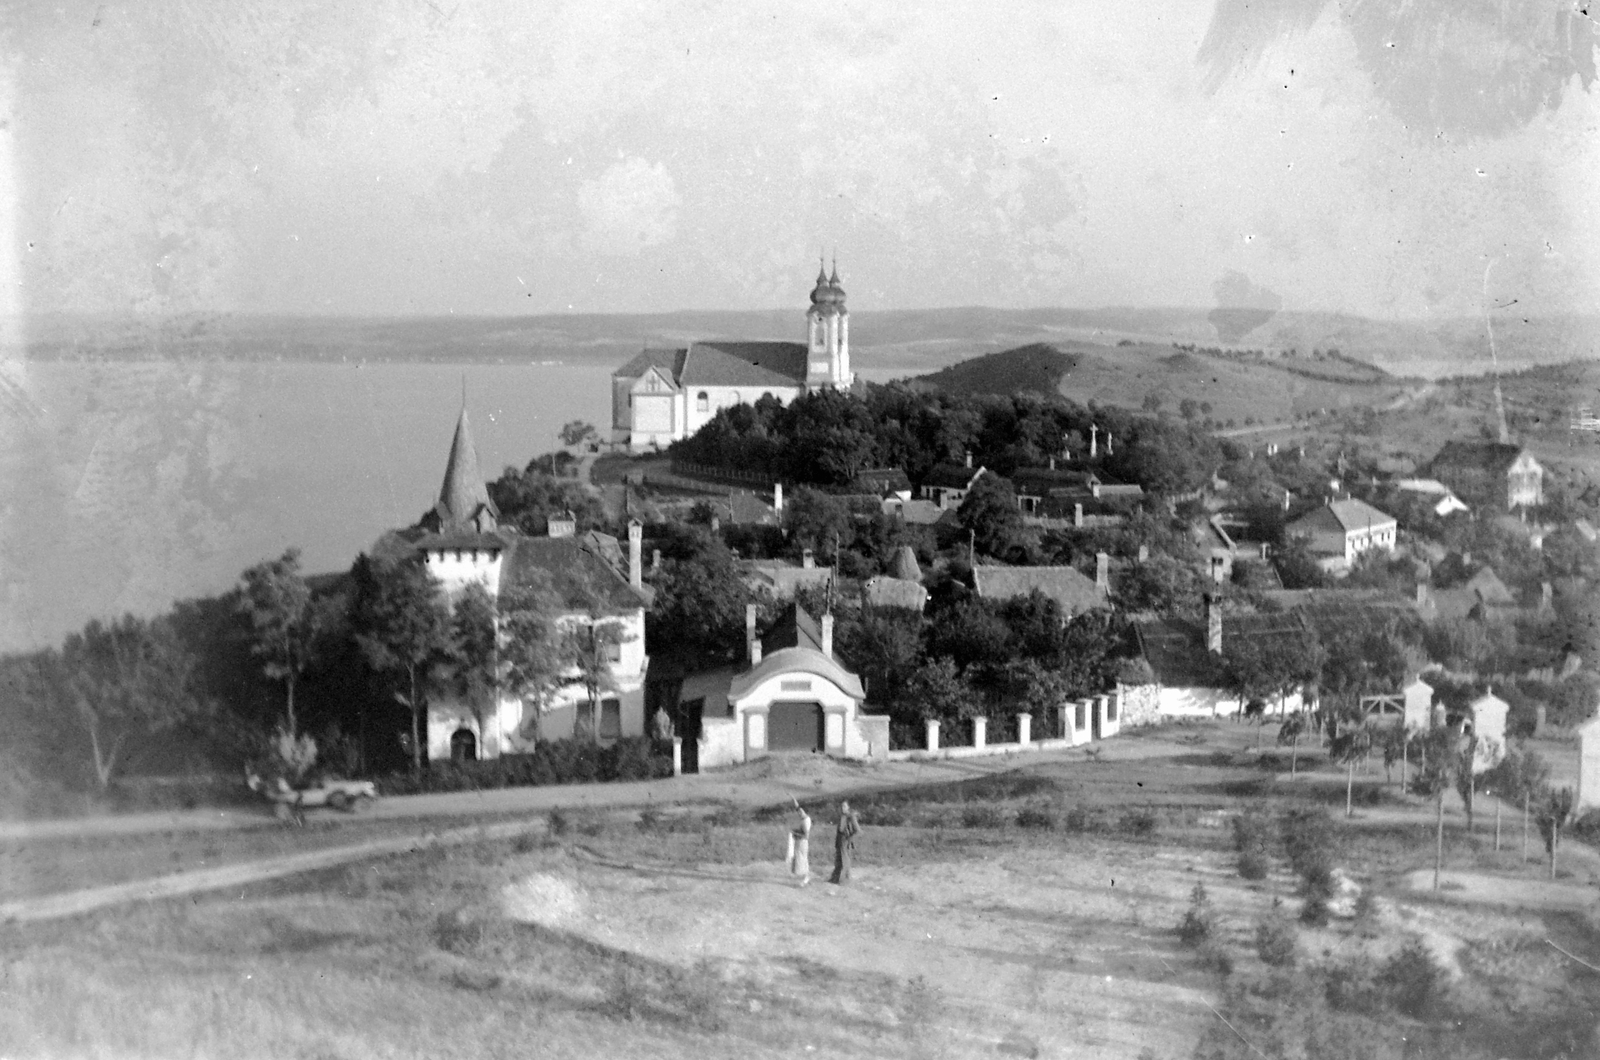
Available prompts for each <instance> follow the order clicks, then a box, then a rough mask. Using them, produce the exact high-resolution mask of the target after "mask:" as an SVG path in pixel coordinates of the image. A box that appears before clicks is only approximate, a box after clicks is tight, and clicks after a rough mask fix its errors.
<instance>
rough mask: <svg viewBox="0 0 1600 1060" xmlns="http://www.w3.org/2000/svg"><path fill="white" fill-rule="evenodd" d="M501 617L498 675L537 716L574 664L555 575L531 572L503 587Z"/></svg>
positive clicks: (502, 684)
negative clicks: (563, 625)
mask: <svg viewBox="0 0 1600 1060" xmlns="http://www.w3.org/2000/svg"><path fill="white" fill-rule="evenodd" d="M499 616H500V642H499V659H500V665H499V670H498V679H499V681H500V684H501V687H502V688H503V689H504V690H505V691H506V692H507V693H508V694H509V695H513V696H515V697H517V698H518V699H520V700H521V701H522V702H523V705H524V707H525V708H526V707H527V706H530V705H531V706H532V708H533V715H534V717H535V719H537V718H539V717H541V716H542V715H543V714H544V713H545V712H546V711H547V710H548V709H549V706H550V699H551V696H552V694H553V693H554V692H555V691H556V690H557V689H558V688H560V687H561V686H562V685H563V684H565V683H566V681H567V675H568V674H569V673H571V672H572V668H573V659H572V653H571V645H570V642H569V641H568V639H567V637H566V635H565V633H564V632H563V631H562V629H561V626H560V616H561V599H560V597H559V596H557V595H556V591H555V588H554V585H553V583H552V580H551V578H550V575H549V573H548V572H547V571H542V570H533V571H528V572H525V573H524V574H523V576H522V580H521V581H520V582H519V583H518V584H516V585H511V586H507V587H505V588H503V589H502V590H501V591H500V599H499ZM535 724H536V725H537V722H536V723H535Z"/></svg>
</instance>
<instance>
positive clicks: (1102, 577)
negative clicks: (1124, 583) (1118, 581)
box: [1094, 552, 1111, 596]
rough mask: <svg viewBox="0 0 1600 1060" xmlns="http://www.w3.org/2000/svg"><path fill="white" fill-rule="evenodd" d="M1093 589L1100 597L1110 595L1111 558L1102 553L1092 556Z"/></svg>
mask: <svg viewBox="0 0 1600 1060" xmlns="http://www.w3.org/2000/svg"><path fill="white" fill-rule="evenodd" d="M1094 587H1095V588H1096V589H1098V590H1099V591H1100V595H1101V596H1110V595H1111V557H1110V556H1108V555H1106V554H1105V553H1104V552H1096V553H1095V554H1094Z"/></svg>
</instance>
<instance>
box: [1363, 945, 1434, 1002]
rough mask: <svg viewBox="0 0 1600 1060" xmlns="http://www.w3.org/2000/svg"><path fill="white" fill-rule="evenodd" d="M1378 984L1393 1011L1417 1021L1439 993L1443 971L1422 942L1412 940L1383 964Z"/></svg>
mask: <svg viewBox="0 0 1600 1060" xmlns="http://www.w3.org/2000/svg"><path fill="white" fill-rule="evenodd" d="M1378 985H1379V986H1380V987H1381V988H1382V990H1383V992H1384V995H1385V996H1386V997H1388V999H1389V1003H1390V1004H1392V1005H1393V1006H1394V1007H1395V1008H1396V1009H1398V1010H1399V1011H1400V1012H1402V1013H1404V1014H1405V1015H1407V1016H1411V1017H1413V1018H1417V1019H1420V1018H1421V1017H1422V1016H1423V1015H1425V1014H1426V1013H1427V1012H1428V1010H1429V1009H1430V1008H1432V1006H1433V1004H1434V1002H1435V1001H1436V1000H1438V998H1439V996H1440V994H1441V993H1442V992H1443V987H1444V971H1443V970H1442V969H1441V968H1440V967H1439V966H1438V964H1436V963H1434V960H1433V954H1432V953H1430V952H1428V947H1427V946H1426V945H1425V944H1424V943H1423V941H1422V940H1421V939H1412V940H1411V941H1410V942H1407V943H1406V944H1405V946H1404V947H1403V948H1402V949H1401V950H1400V952H1399V953H1397V954H1395V955H1394V956H1393V957H1391V958H1389V960H1388V962H1387V963H1385V964H1384V966H1383V971H1381V972H1379V973H1378Z"/></svg>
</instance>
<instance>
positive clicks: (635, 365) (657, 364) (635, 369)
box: [611, 347, 689, 385]
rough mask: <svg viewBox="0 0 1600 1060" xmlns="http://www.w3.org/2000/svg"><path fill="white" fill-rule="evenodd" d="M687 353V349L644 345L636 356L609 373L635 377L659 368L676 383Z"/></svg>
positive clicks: (619, 376) (616, 375)
mask: <svg viewBox="0 0 1600 1060" xmlns="http://www.w3.org/2000/svg"><path fill="white" fill-rule="evenodd" d="M688 354H689V351H688V350H687V349H664V348H650V347H646V348H645V349H644V350H643V351H641V352H640V353H639V355H638V356H637V357H635V358H634V359H633V360H631V361H629V362H628V363H627V364H625V365H623V366H622V367H621V368H618V369H617V370H616V371H615V372H612V373H611V374H612V376H614V377H615V378H617V379H637V378H639V377H640V376H642V375H644V374H645V373H646V372H648V371H649V370H650V369H652V368H659V369H661V374H662V375H664V376H666V377H667V379H668V380H669V381H670V382H672V383H673V384H674V385H677V382H678V376H679V374H680V373H682V371H683V360H684V358H685V357H687V356H688Z"/></svg>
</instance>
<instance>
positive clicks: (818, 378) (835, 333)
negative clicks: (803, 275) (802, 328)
mask: <svg viewBox="0 0 1600 1060" xmlns="http://www.w3.org/2000/svg"><path fill="white" fill-rule="evenodd" d="M854 381H855V375H854V374H853V373H852V372H851V371H850V314H849V312H848V311H847V310H846V309H845V307H844V286H843V285H842V284H840V283H839V262H838V259H835V260H834V263H833V275H831V276H829V275H828V274H827V271H826V269H825V268H824V267H822V266H819V267H818V269H817V285H816V286H815V287H814V288H812V290H811V308H810V309H808V310H806V386H807V388H808V389H812V390H816V389H820V388H824V387H827V388H847V387H849V386H850V385H851V384H852V383H853V382H854Z"/></svg>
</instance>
